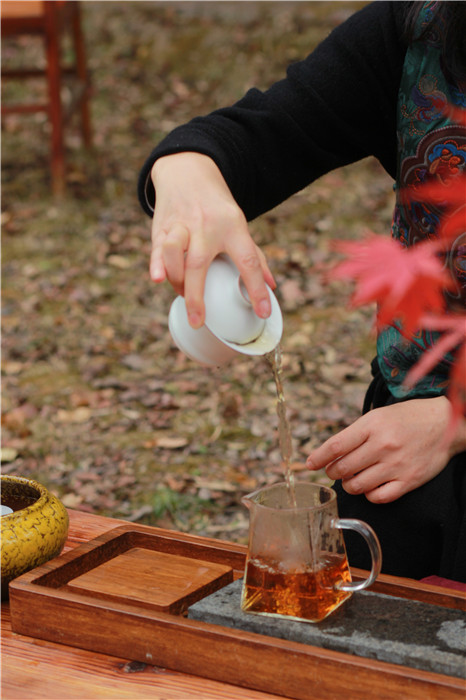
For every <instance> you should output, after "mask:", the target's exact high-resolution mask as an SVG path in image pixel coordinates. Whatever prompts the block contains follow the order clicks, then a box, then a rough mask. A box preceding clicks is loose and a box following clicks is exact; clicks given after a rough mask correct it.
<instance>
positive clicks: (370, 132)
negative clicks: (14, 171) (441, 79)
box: [139, 0, 409, 220]
mask: <svg viewBox="0 0 466 700" xmlns="http://www.w3.org/2000/svg"><path fill="white" fill-rule="evenodd" d="M408 4H409V3H400V2H383V1H381V0H376V2H374V3H372V4H370V5H368V6H366V7H365V8H363V9H362V10H361V11H359V12H357V13H355V14H354V15H353V16H352V17H350V18H349V19H348V20H347V21H346V22H344V23H343V24H341V25H340V26H339V27H337V28H336V29H335V30H334V31H333V32H332V33H331V34H330V35H329V36H328V37H327V39H325V40H324V41H323V42H322V43H321V44H320V45H319V46H318V47H317V49H316V50H315V51H314V52H313V53H312V54H311V55H310V56H308V57H307V58H306V59H305V60H304V61H301V62H298V63H295V64H292V65H291V66H290V67H289V69H288V71H287V77H286V78H285V79H284V80H281V81H279V82H277V83H276V84H275V85H273V86H272V87H271V88H270V89H269V90H267V91H265V92H261V91H259V90H257V89H252V90H249V92H247V94H246V95H245V96H244V97H243V98H242V99H241V100H239V101H238V102H237V103H236V104H234V105H233V106H231V107H226V108H224V109H220V110H217V111H215V112H213V113H212V114H210V115H207V116H203V117H196V118H195V119H193V120H192V121H191V122H189V123H188V124H185V125H183V126H180V127H178V128H176V129H174V130H173V131H172V132H171V133H170V134H169V135H168V136H167V137H166V138H165V139H164V140H163V141H162V142H161V143H160V144H159V145H158V146H157V147H156V148H155V149H154V151H153V152H152V153H151V155H150V156H149V158H148V159H147V161H146V163H145V164H144V166H143V168H142V170H141V173H140V179H139V197H140V201H141V204H142V206H143V207H144V209H145V211H146V212H147V213H148V214H152V213H153V209H154V203H155V190H154V187H153V183H152V180H151V170H152V166H153V164H154V162H155V161H156V160H157V158H159V157H162V156H167V155H170V154H173V153H180V152H186V151H195V152H198V153H202V154H204V155H207V156H209V157H210V158H212V160H214V162H215V163H216V164H217V166H218V167H219V169H220V170H221V172H222V175H223V177H224V179H225V181H226V182H227V185H228V187H229V188H230V190H231V192H232V193H233V196H234V198H235V200H236V201H237V203H238V204H239V206H240V208H241V209H242V210H243V212H244V214H245V216H246V218H247V219H248V220H250V219H252V218H254V217H256V216H258V215H259V214H261V213H263V212H264V211H267V210H269V209H271V208H272V207H274V206H276V205H277V204H278V203H279V202H281V201H283V200H284V199H286V198H287V197H288V196H290V195H291V194H292V193H294V192H297V191H299V190H300V189H302V188H303V187H305V186H306V185H307V184H309V183H310V182H312V181H313V180H315V179H317V178H318V177H320V176H321V175H322V174H324V173H326V172H329V171H330V170H332V169H334V168H337V167H340V166H342V165H345V164H347V163H350V162H355V161H357V160H360V159H361V158H364V157H366V156H368V155H374V156H375V157H376V158H378V159H379V160H380V161H381V163H382V164H383V166H384V167H385V168H386V169H387V171H388V172H389V173H390V174H391V175H392V176H393V177H394V176H395V169H396V103H397V94H398V87H399V81H400V75H401V69H402V65H403V61H404V55H405V51H406V47H405V45H404V41H403V39H402V38H401V37H402V24H403V17H404V13H405V11H406V5H408Z"/></svg>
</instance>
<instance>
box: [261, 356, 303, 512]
mask: <svg viewBox="0 0 466 700" xmlns="http://www.w3.org/2000/svg"><path fill="white" fill-rule="evenodd" d="M265 359H266V360H267V362H268V363H269V364H270V366H271V367H272V372H273V377H274V380H275V388H276V391H277V416H278V442H279V445H280V453H281V457H282V462H283V464H284V467H285V480H286V483H287V486H288V493H289V496H290V504H291V505H292V506H293V507H296V496H295V492H294V475H293V472H292V471H291V457H292V454H293V445H292V440H291V428H290V424H289V421H288V418H287V415H286V401H285V394H284V392H283V381H282V371H283V367H282V348H281V345H280V344H278V345H277V346H276V348H275V349H274V350H272V352H269V353H268V354H267V355H266V356H265Z"/></svg>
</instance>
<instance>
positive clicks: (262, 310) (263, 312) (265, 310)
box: [259, 299, 271, 318]
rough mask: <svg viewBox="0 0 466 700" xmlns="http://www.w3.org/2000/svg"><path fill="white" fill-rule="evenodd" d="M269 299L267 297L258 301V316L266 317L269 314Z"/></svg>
mask: <svg viewBox="0 0 466 700" xmlns="http://www.w3.org/2000/svg"><path fill="white" fill-rule="evenodd" d="M270 311H271V309H270V301H269V300H268V299H263V300H262V301H260V302H259V316H260V318H268V317H269V316H270Z"/></svg>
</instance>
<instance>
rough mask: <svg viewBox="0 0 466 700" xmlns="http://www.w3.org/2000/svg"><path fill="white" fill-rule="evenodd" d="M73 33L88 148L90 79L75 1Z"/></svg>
mask: <svg viewBox="0 0 466 700" xmlns="http://www.w3.org/2000/svg"><path fill="white" fill-rule="evenodd" d="M72 33H73V42H74V51H75V60H76V73H77V77H78V81H79V89H80V90H81V91H82V93H81V100H80V112H81V131H82V136H83V141H84V145H85V146H86V147H87V148H90V146H91V144H92V130H91V118H90V113H89V79H88V74H87V68H86V53H85V49H84V37H83V32H82V28H81V10H80V7H79V4H78V3H77V2H73V10H72Z"/></svg>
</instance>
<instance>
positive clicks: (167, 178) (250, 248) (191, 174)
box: [150, 153, 275, 328]
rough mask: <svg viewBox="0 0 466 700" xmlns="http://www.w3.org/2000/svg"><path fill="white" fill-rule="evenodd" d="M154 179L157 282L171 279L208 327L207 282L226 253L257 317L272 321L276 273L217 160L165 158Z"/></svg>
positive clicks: (198, 322)
mask: <svg viewBox="0 0 466 700" xmlns="http://www.w3.org/2000/svg"><path fill="white" fill-rule="evenodd" d="M152 180H153V183H154V187H155V192H156V206H155V213H154V218H153V222H152V254H151V262H150V274H151V278H152V279H153V281H154V282H163V281H164V280H165V279H167V280H168V281H169V282H170V283H171V284H172V286H173V288H174V290H175V291H176V293H177V294H182V295H183V296H184V297H185V301H186V308H187V312H188V319H189V322H190V324H191V326H192V327H193V328H199V327H200V326H202V325H203V323H204V319H205V308H204V282H205V277H206V274H207V269H208V267H209V265H210V263H211V262H212V260H213V259H214V258H215V257H216V256H217V255H219V254H220V253H227V254H228V255H229V256H230V257H231V258H232V260H233V262H234V263H235V264H236V266H237V268H238V270H239V272H240V275H241V277H242V279H243V281H244V283H245V285H246V289H247V290H248V294H249V298H250V299H251V302H252V305H253V308H254V311H255V312H256V314H257V315H258V316H260V317H261V318H267V317H268V316H270V313H271V306H270V298H269V295H268V292H267V288H266V283H267V284H268V285H269V286H270V287H272V288H274V287H275V282H274V279H273V276H272V273H271V272H270V270H269V268H268V266H267V263H266V260H265V257H264V255H263V253H262V251H261V250H260V249H259V248H258V247H257V246H256V244H255V243H254V241H253V240H252V238H251V235H250V233H249V229H248V226H247V222H246V219H245V217H244V214H243V212H242V211H241V209H240V208H239V207H238V205H237V204H236V202H235V200H234V198H233V196H232V194H231V192H230V190H229V188H228V186H227V184H226V182H225V180H224V179H223V176H222V174H221V172H220V170H219V169H218V167H217V166H216V164H215V163H214V161H213V160H212V159H211V158H209V157H208V156H205V155H202V154H199V153H177V154H174V155H170V156H164V157H163V158H160V159H159V160H157V161H156V162H155V164H154V166H153V169H152Z"/></svg>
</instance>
